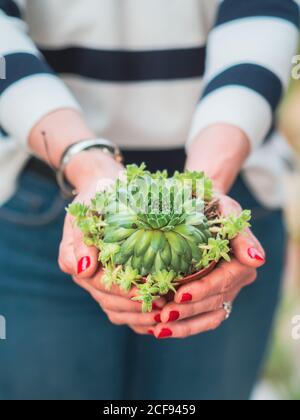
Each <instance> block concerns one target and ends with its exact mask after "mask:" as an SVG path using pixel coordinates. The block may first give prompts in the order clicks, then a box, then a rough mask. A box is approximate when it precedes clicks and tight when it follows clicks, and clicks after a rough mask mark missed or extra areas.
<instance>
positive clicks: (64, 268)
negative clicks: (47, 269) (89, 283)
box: [57, 256, 70, 274]
mask: <svg viewBox="0 0 300 420" xmlns="http://www.w3.org/2000/svg"><path fill="white" fill-rule="evenodd" d="M57 262H58V266H59V268H60V270H61V271H62V272H63V273H66V274H70V270H69V269H68V267H67V266H66V264H65V262H64V260H63V258H62V257H61V256H59V257H58V261H57Z"/></svg>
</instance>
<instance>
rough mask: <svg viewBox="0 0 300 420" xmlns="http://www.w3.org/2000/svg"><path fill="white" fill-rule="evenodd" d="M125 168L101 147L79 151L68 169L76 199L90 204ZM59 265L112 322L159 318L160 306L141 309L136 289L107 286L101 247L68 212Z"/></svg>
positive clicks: (159, 303)
mask: <svg viewBox="0 0 300 420" xmlns="http://www.w3.org/2000/svg"><path fill="white" fill-rule="evenodd" d="M91 169H93V170H92V171H91ZM123 169H124V168H123V167H122V166H121V165H119V164H118V163H117V162H115V160H114V159H113V158H112V157H109V156H107V155H104V154H102V153H101V152H100V153H99V151H90V152H85V153H81V154H80V155H77V156H76V157H74V158H73V159H72V161H71V163H70V164H69V166H68V167H67V170H66V174H67V177H68V179H70V180H71V181H72V184H73V185H74V186H75V187H76V189H77V191H79V194H78V196H77V197H76V200H75V201H76V202H80V203H87V204H89V202H90V200H91V199H92V198H93V197H94V196H95V194H96V192H97V191H99V188H100V189H101V185H104V186H105V185H107V183H109V182H111V181H113V180H116V179H117V178H118V177H119V176H120V174H121V173H122V171H123ZM59 266H60V268H61V270H62V271H63V272H65V273H67V274H69V275H71V276H72V277H73V279H74V281H75V282H76V284H78V285H79V286H80V287H82V288H83V289H85V290H86V291H87V292H88V293H90V295H91V296H92V297H93V298H94V299H95V300H96V301H97V302H98V303H99V305H100V306H101V308H102V309H103V311H104V312H105V313H106V314H107V316H108V318H109V319H110V321H111V322H112V323H113V324H116V325H125V324H134V325H138V326H142V327H144V328H146V330H147V327H152V326H154V325H156V324H157V322H158V321H159V319H158V318H156V317H157V315H158V314H159V310H155V311H153V313H151V314H142V313H141V304H140V303H138V302H133V301H132V300H131V298H132V297H133V296H135V290H132V291H131V293H130V294H127V293H124V292H122V291H121V290H120V288H119V287H117V286H114V287H113V288H112V289H111V290H110V291H108V290H106V289H105V287H104V285H103V284H102V281H101V278H102V275H103V272H102V271H101V269H100V268H99V261H98V251H97V249H96V248H94V247H88V246H86V245H85V244H84V242H83V237H82V233H81V231H80V230H79V228H77V227H76V226H75V225H74V223H73V218H72V216H71V215H69V214H68V215H67V216H66V219H65V226H64V233H63V239H62V242H61V245H60V251H59ZM164 304H165V301H164V300H163V299H161V300H159V301H157V303H156V305H157V306H156V307H157V308H162V307H163V305H164ZM155 318H156V319H155Z"/></svg>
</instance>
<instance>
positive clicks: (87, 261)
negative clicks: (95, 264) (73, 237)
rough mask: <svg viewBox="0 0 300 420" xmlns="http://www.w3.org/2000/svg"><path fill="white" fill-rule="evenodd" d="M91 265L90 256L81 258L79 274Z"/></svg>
mask: <svg viewBox="0 0 300 420" xmlns="http://www.w3.org/2000/svg"><path fill="white" fill-rule="evenodd" d="M90 265H91V259H90V257H83V258H81V260H80V261H79V262H78V266H77V274H81V273H83V272H84V271H86V270H87V269H88V268H89V267H90Z"/></svg>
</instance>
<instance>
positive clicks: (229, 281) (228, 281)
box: [222, 267, 236, 293]
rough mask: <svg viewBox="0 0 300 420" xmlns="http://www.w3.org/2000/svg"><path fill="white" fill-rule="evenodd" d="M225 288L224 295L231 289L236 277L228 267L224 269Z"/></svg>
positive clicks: (223, 288) (223, 289)
mask: <svg viewBox="0 0 300 420" xmlns="http://www.w3.org/2000/svg"><path fill="white" fill-rule="evenodd" d="M223 270H224V271H223V274H224V276H223V279H224V281H223V287H222V293H227V292H228V291H229V290H230V289H231V288H232V285H233V284H234V283H235V279H236V276H235V275H234V273H233V272H232V271H231V270H230V269H228V267H227V268H226V269H225V268H224V269H223Z"/></svg>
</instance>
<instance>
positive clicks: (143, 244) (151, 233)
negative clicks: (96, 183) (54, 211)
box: [68, 164, 251, 311]
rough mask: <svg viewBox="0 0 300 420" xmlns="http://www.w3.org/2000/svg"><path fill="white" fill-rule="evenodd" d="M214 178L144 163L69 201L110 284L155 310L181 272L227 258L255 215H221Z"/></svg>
mask: <svg viewBox="0 0 300 420" xmlns="http://www.w3.org/2000/svg"><path fill="white" fill-rule="evenodd" d="M213 200H214V199H213V185H212V181H211V180H210V179H209V178H207V177H206V176H205V174H204V173H197V172H186V173H178V172H177V173H175V174H174V176H173V177H172V178H169V176H168V173H167V172H166V171H164V172H157V173H155V174H151V173H150V172H148V171H147V170H146V166H145V165H144V164H143V165H142V166H140V167H138V166H136V165H131V166H128V167H127V171H126V177H125V178H124V179H123V180H118V181H117V182H116V184H115V186H114V188H111V189H110V190H107V191H105V192H102V193H99V194H97V195H96V197H95V199H94V200H92V202H91V204H90V206H85V205H82V204H78V203H76V204H72V205H71V206H70V207H69V209H68V211H69V213H70V214H72V215H73V216H74V217H75V221H76V223H77V225H78V226H79V227H80V229H81V230H82V232H83V234H84V240H85V243H86V244H87V245H94V246H96V247H97V248H98V249H99V261H100V262H101V264H102V266H103V268H104V271H105V274H104V276H103V282H104V283H105V285H106V286H107V288H110V287H111V286H112V285H113V284H117V285H119V286H120V287H121V288H122V289H123V290H124V291H126V292H128V291H130V289H131V288H132V287H133V286H136V287H137V288H138V290H139V295H138V296H137V297H136V298H135V300H139V301H141V302H142V303H143V310H144V311H151V310H152V304H153V301H154V300H155V299H157V298H159V296H161V295H165V294H167V293H169V292H170V291H172V292H176V285H177V282H178V280H179V279H180V278H182V277H185V276H187V275H190V274H193V273H195V272H197V270H201V269H203V268H206V267H208V266H209V265H210V264H211V263H212V262H213V261H215V262H218V261H219V260H220V259H222V258H223V259H225V260H229V259H230V240H232V239H233V238H234V237H235V236H236V235H237V234H238V233H240V232H242V231H243V230H244V229H245V227H247V226H249V220H250V218H251V214H250V212H249V211H245V212H243V213H242V214H241V215H239V216H233V215H232V216H229V217H227V218H223V217H221V216H220V215H219V214H218V213H217V214H216V211H213V212H212V211H210V210H209V209H211V208H214V209H216V208H217V205H215V206H212V205H211V204H212V203H213Z"/></svg>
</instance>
